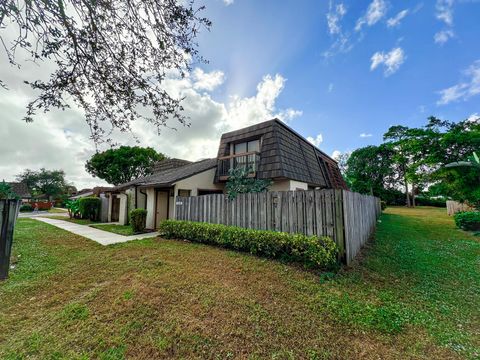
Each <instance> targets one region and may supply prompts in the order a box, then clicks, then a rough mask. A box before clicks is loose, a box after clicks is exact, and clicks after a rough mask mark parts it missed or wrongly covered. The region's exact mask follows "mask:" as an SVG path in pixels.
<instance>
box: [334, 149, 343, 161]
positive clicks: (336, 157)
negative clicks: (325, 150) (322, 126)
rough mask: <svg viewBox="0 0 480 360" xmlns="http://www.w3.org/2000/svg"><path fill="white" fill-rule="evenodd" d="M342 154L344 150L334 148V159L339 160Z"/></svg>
mask: <svg viewBox="0 0 480 360" xmlns="http://www.w3.org/2000/svg"><path fill="white" fill-rule="evenodd" d="M341 155H342V152H341V151H340V150H333V152H332V159H333V160H335V161H338V159H339V158H340V156H341Z"/></svg>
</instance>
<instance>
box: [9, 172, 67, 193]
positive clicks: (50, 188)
mask: <svg viewBox="0 0 480 360" xmlns="http://www.w3.org/2000/svg"><path fill="white" fill-rule="evenodd" d="M17 181H20V182H23V183H26V184H27V187H28V189H29V190H30V192H31V193H32V195H34V196H38V195H46V196H47V197H48V199H49V200H52V199H53V198H54V197H57V196H60V195H62V194H64V193H65V192H66V191H67V190H68V188H69V187H71V185H70V184H68V183H67V181H66V180H65V172H64V171H63V170H46V169H45V168H42V169H40V170H39V171H33V170H30V169H26V170H25V171H24V172H23V173H22V174H19V175H17Z"/></svg>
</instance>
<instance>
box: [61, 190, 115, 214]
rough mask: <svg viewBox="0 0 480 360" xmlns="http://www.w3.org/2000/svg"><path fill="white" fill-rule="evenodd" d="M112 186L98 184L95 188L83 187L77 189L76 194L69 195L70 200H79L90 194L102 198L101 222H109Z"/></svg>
mask: <svg viewBox="0 0 480 360" xmlns="http://www.w3.org/2000/svg"><path fill="white" fill-rule="evenodd" d="M112 189H113V188H112V187H104V186H103V187H102V186H96V187H94V188H93V189H82V190H80V191H77V192H76V193H75V194H73V195H72V196H70V197H69V199H70V200H77V199H80V198H84V197H88V196H95V197H98V198H100V201H101V205H100V221H101V222H109V221H110V220H109V218H108V212H109V209H110V201H109V196H110V195H109V194H110V193H109V191H111V190H112Z"/></svg>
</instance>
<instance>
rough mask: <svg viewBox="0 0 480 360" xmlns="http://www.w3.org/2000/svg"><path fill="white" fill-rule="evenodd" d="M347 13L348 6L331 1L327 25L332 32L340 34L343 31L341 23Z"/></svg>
mask: <svg viewBox="0 0 480 360" xmlns="http://www.w3.org/2000/svg"><path fill="white" fill-rule="evenodd" d="M346 13H347V8H346V7H345V5H344V4H343V3H340V4H337V5H336V6H333V3H332V1H330V5H329V10H328V13H327V25H328V31H329V32H330V34H332V35H333V34H339V33H340V32H341V31H342V29H341V27H340V24H339V23H340V20H342V18H343V17H344V16H345V14H346Z"/></svg>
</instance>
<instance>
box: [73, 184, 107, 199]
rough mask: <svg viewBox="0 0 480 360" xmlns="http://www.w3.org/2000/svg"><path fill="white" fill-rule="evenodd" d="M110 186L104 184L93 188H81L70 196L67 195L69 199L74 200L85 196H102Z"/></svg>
mask: <svg viewBox="0 0 480 360" xmlns="http://www.w3.org/2000/svg"><path fill="white" fill-rule="evenodd" d="M111 189H112V188H111V187H105V186H96V187H94V188H93V189H82V190H79V191H77V192H76V193H73V194H72V196H70V197H69V199H70V200H76V199H80V198H83V197H87V196H95V197H102V196H103V195H104V194H105V193H106V192H107V191H109V190H111Z"/></svg>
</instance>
